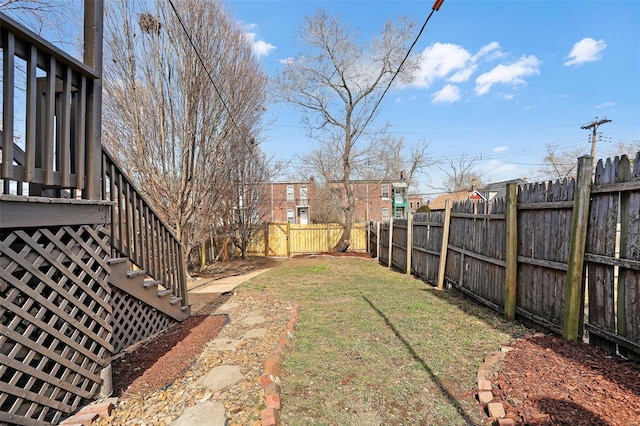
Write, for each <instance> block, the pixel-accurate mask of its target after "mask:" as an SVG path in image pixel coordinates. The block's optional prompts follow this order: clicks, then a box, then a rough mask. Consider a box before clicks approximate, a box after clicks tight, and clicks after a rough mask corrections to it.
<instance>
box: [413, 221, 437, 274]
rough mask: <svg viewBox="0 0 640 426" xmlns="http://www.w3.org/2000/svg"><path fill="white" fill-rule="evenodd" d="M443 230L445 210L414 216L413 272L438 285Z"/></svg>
mask: <svg viewBox="0 0 640 426" xmlns="http://www.w3.org/2000/svg"><path fill="white" fill-rule="evenodd" d="M443 231H444V212H441V211H434V212H427V213H416V214H415V215H414V216H413V238H412V242H413V250H412V251H413V252H412V256H413V259H412V261H411V264H412V269H413V273H414V274H415V275H416V276H418V277H420V278H422V279H423V280H425V281H426V282H428V283H430V284H432V285H437V280H438V268H439V266H440V250H441V249H442V237H443Z"/></svg>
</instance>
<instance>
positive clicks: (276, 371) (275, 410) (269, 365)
mask: <svg viewBox="0 0 640 426" xmlns="http://www.w3.org/2000/svg"><path fill="white" fill-rule="evenodd" d="M297 325H298V304H297V303H293V304H292V306H291V313H290V314H289V322H287V327H286V328H285V330H284V331H283V332H282V334H281V335H280V338H279V339H278V342H277V344H276V348H275V349H274V350H273V353H272V354H271V356H270V357H269V358H268V359H267V360H266V361H265V363H264V373H263V375H262V376H261V377H260V383H261V384H262V388H263V390H264V403H265V406H266V408H265V409H263V410H262V411H261V412H260V421H261V422H262V426H278V425H279V424H280V410H281V409H282V405H281V403H280V392H281V390H280V384H279V382H280V375H281V374H282V367H281V366H280V363H281V362H282V360H283V358H284V354H285V352H286V350H287V349H288V348H289V342H290V340H291V339H293V333H294V331H295V329H296V326H297Z"/></svg>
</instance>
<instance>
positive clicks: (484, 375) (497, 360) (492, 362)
mask: <svg viewBox="0 0 640 426" xmlns="http://www.w3.org/2000/svg"><path fill="white" fill-rule="evenodd" d="M540 336H544V334H543V333H535V334H533V335H531V334H527V335H525V337H524V338H525V339H526V340H529V339H532V338H534V337H540ZM514 349H515V345H511V344H509V345H501V346H500V350H499V351H496V352H491V353H489V354H488V355H487V356H486V357H485V358H484V362H483V363H482V364H480V366H479V367H478V401H479V402H480V404H481V405H482V407H483V409H484V411H485V413H486V414H487V416H489V419H490V420H493V421H494V423H493V424H495V425H499V426H516V422H515V421H514V420H513V419H508V418H506V413H505V410H504V405H503V403H502V401H500V400H498V399H497V398H496V396H495V395H494V394H493V390H492V384H491V380H492V379H493V380H495V379H496V378H497V377H494V373H497V371H498V370H500V367H501V366H502V362H503V361H504V359H505V357H506V356H507V353H509V352H511V351H512V350H514Z"/></svg>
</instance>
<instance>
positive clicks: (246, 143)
mask: <svg viewBox="0 0 640 426" xmlns="http://www.w3.org/2000/svg"><path fill="white" fill-rule="evenodd" d="M168 1H169V4H170V5H171V9H173V13H174V14H175V15H176V18H177V19H178V22H179V23H180V26H181V27H182V30H183V31H184V34H185V36H186V37H187V40H189V44H191V47H192V48H193V51H194V52H195V54H196V56H197V57H198V60H199V61H200V64H201V65H202V68H203V69H204V71H205V73H206V74H207V77H208V78H209V81H211V85H212V86H213V90H214V91H215V92H216V94H217V95H218V97H219V98H220V102H222V106H223V107H224V109H225V111H226V112H227V114H228V115H229V118H230V120H231V122H232V123H233V125H234V127H235V128H236V129H237V130H238V134H239V135H240V140H241V141H242V142H243V143H244V145H245V146H246V148H247V149H248V150H249V153H251V156H252V157H253V159H254V160H255V161H256V164H257V165H258V166H259V167H260V169H261V170H262V172H263V173H266V175H267V176H269V173H267V170H265V169H264V166H263V164H262V162H261V161H260V160H259V159H258V158H257V157H256V155H255V153H254V152H253V147H251V146H249V143H248V142H247V140H246V138H245V136H246V135H245V134H244V132H243V131H242V129H241V128H240V126H239V125H238V122H237V121H236V119H235V117H234V115H233V114H232V112H231V109H230V108H229V106H228V105H227V102H226V100H225V98H224V96H222V92H221V91H220V89H219V88H218V86H217V85H216V83H215V81H214V79H213V76H212V75H211V73H210V72H209V68H208V67H207V65H206V63H205V61H204V59H203V58H202V55H201V54H200V51H199V50H198V48H197V47H196V44H195V43H194V41H193V38H192V37H191V34H190V33H189V30H188V29H187V27H186V25H185V24H184V22H183V20H182V17H181V16H180V14H179V13H178V10H177V9H176V6H175V4H174V3H173V0H168Z"/></svg>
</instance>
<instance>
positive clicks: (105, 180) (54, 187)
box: [0, 13, 187, 306]
mask: <svg viewBox="0 0 640 426" xmlns="http://www.w3.org/2000/svg"><path fill="white" fill-rule="evenodd" d="M0 48H1V49H2V52H1V55H2V102H3V103H2V123H1V125H0V128H1V130H0V141H1V142H0V194H15V195H29V196H46V197H50V198H78V199H82V198H88V196H86V195H84V194H83V191H82V190H83V189H85V186H86V185H87V181H88V179H91V180H92V181H93V180H95V178H96V176H90V175H91V174H93V173H92V172H91V171H90V170H89V169H88V168H87V164H89V163H91V162H92V158H91V157H92V155H91V153H92V152H93V151H94V148H93V146H92V145H91V144H93V143H94V142H95V140H96V135H94V134H92V132H93V127H94V126H93V125H92V120H94V119H95V116H94V111H93V109H92V105H93V102H92V97H93V90H94V81H96V80H97V79H98V78H99V77H100V76H99V75H98V74H97V73H96V72H95V71H94V70H93V69H91V68H90V67H88V66H87V65H85V64H83V63H82V62H80V61H78V60H76V59H74V58H73V57H71V56H69V55H68V54H67V53H65V52H64V51H62V50H60V49H59V48H57V47H55V46H54V45H52V44H51V43H49V42H47V41H46V40H44V39H42V38H41V37H39V36H38V35H36V34H34V33H32V32H31V31H29V30H27V29H25V28H24V27H22V26H21V25H20V24H18V23H17V22H15V21H14V20H12V19H11V18H9V17H7V16H6V15H4V14H2V13H0ZM98 152H100V151H98ZM102 152H103V153H102V167H103V170H102V176H101V178H102V199H103V200H110V201H113V202H114V203H115V205H114V207H113V209H112V220H111V226H112V249H113V250H114V253H113V254H114V256H124V257H128V258H129V259H130V260H131V262H132V263H133V264H135V265H136V267H139V268H140V269H144V270H145V271H146V272H147V274H148V275H149V276H151V277H152V278H153V279H154V280H157V281H158V282H159V284H160V285H161V286H163V287H164V288H165V289H166V290H171V292H172V293H173V295H174V296H175V297H178V298H181V299H182V302H181V303H183V306H185V305H184V304H186V303H187V302H186V301H187V297H186V283H185V277H186V273H185V271H184V267H183V263H182V247H181V245H180V242H179V240H178V239H177V238H176V237H175V235H174V234H173V233H172V232H171V231H170V228H169V227H168V226H167V225H166V224H165V223H164V222H163V221H162V219H161V218H160V216H158V215H157V214H156V212H155V211H154V210H153V209H152V208H151V207H150V205H149V204H148V203H147V202H146V201H145V200H144V198H143V197H142V196H141V195H140V193H139V192H138V191H137V190H136V189H135V187H134V186H133V185H132V183H131V181H130V180H129V179H128V178H127V177H126V176H125V175H124V173H123V172H122V171H121V169H120V168H119V167H118V165H117V163H116V162H115V161H114V160H113V157H112V156H110V155H109V154H108V153H107V152H105V151H104V150H103V151H102ZM98 155H99V154H98ZM97 173H99V171H97Z"/></svg>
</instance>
